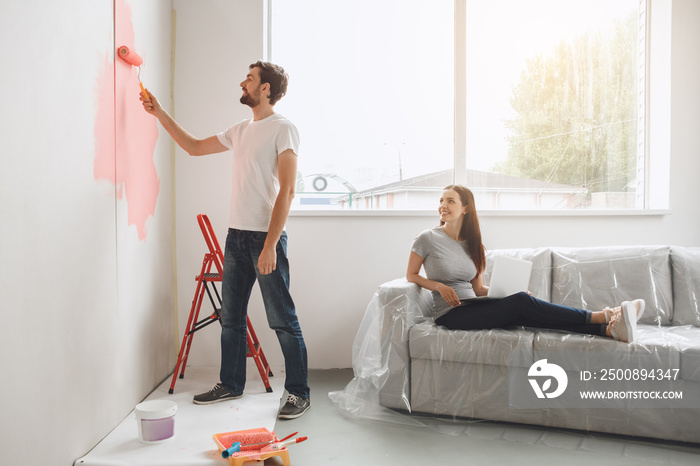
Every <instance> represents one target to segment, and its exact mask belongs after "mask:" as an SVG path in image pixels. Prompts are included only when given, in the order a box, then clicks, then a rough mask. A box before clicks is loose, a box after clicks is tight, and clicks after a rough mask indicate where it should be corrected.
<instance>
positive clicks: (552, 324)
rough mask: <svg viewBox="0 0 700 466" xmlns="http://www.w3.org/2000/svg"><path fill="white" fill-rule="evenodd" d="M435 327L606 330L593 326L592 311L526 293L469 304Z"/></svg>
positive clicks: (454, 309) (443, 317) (594, 331)
mask: <svg viewBox="0 0 700 466" xmlns="http://www.w3.org/2000/svg"><path fill="white" fill-rule="evenodd" d="M435 323H436V324H438V325H442V326H443V327H447V328H449V329H450V330H483V329H491V328H503V327H519V326H523V327H535V328H542V329H551V330H565V331H567V332H574V333H586V334H589V335H603V336H604V335H605V327H606V324H592V323H591V311H586V310H583V309H576V308H574V307H569V306H561V305H559V304H552V303H549V302H547V301H543V300H541V299H537V298H535V297H533V296H530V295H529V294H527V293H525V292H521V293H516V294H514V295H511V296H507V297H505V298H503V299H484V300H469V301H467V302H465V303H464V304H462V305H461V306H457V307H455V308H453V309H450V311H449V312H448V313H447V314H445V315H443V316H441V317H439V318H438V319H437V320H435Z"/></svg>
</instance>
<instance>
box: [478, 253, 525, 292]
mask: <svg viewBox="0 0 700 466" xmlns="http://www.w3.org/2000/svg"><path fill="white" fill-rule="evenodd" d="M531 273H532V262H530V261H528V260H523V259H517V258H515V257H510V256H496V257H495V258H494V260H493V270H492V271H491V280H490V281H489V292H488V295H486V296H485V297H487V298H492V299H493V298H505V297H506V296H510V295H513V294H515V293H519V292H520V291H527V288H528V285H529V284H530V274H531Z"/></svg>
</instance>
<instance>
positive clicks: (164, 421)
mask: <svg viewBox="0 0 700 466" xmlns="http://www.w3.org/2000/svg"><path fill="white" fill-rule="evenodd" d="M134 412H135V413H136V424H137V425H138V431H139V440H140V441H141V442H143V443H160V442H164V441H166V440H169V439H171V438H172V437H173V435H175V413H176V412H177V404H176V403H175V402H174V401H169V400H151V401H144V402H143V403H139V404H137V405H136V408H135V409H134Z"/></svg>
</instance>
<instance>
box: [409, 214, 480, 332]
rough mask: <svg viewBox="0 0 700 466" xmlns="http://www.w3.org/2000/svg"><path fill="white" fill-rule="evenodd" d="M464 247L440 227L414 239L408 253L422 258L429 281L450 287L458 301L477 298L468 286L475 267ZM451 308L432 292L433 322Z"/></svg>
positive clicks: (463, 242)
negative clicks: (410, 252) (411, 252)
mask: <svg viewBox="0 0 700 466" xmlns="http://www.w3.org/2000/svg"><path fill="white" fill-rule="evenodd" d="M466 243H467V242H466V241H456V240H454V239H452V238H450V237H449V236H447V233H445V230H443V229H442V227H436V228H431V229H430V230H425V231H424V232H422V233H420V234H419V235H418V236H416V238H415V239H414V240H413V246H412V247H411V251H413V252H415V253H416V254H418V255H419V256H421V257H422V258H423V269H424V270H425V273H426V276H427V277H428V279H429V280H434V281H436V282H440V283H444V284H445V285H447V286H449V287H451V288H452V289H454V290H455V293H457V297H458V298H459V299H461V300H465V299H472V298H476V293H474V289H473V288H472V284H471V283H470V282H471V280H473V279H474V277H476V266H475V265H474V262H473V261H472V259H471V257H469V254H467V250H466V249H465V246H466ZM452 308H453V306H450V305H449V304H447V302H445V300H444V299H442V296H440V293H438V292H437V291H433V317H434V318H435V319H437V318H438V317H440V316H442V315H444V314H447V312H448V311H449V310H450V309H452Z"/></svg>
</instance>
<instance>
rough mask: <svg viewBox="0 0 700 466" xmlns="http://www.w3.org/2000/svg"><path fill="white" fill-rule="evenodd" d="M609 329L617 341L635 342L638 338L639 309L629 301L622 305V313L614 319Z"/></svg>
mask: <svg viewBox="0 0 700 466" xmlns="http://www.w3.org/2000/svg"><path fill="white" fill-rule="evenodd" d="M608 327H609V328H610V334H611V335H612V336H613V338H614V339H615V340H617V341H622V342H624V343H632V342H634V340H635V339H636V337H637V307H636V306H634V305H633V304H632V303H630V302H627V301H625V302H624V303H622V312H620V313H619V314H617V315H615V316H614V317H613V319H612V320H611V322H610V325H609V326H608Z"/></svg>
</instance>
